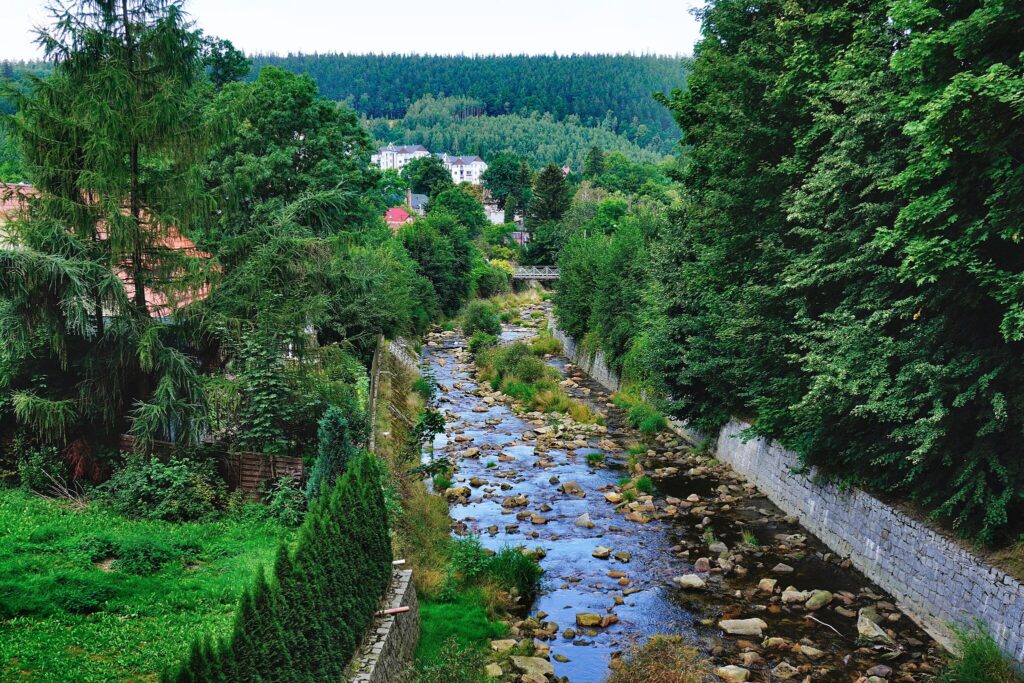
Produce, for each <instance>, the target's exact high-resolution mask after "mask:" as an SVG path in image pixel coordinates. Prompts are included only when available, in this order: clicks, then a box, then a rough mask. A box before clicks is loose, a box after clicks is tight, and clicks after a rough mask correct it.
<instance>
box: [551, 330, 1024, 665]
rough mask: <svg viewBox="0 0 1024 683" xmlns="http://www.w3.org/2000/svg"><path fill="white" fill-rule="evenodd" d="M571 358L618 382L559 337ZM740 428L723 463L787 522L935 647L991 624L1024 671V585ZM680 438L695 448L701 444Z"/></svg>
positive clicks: (723, 441) (728, 435)
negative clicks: (867, 583)
mask: <svg viewBox="0 0 1024 683" xmlns="http://www.w3.org/2000/svg"><path fill="white" fill-rule="evenodd" d="M552 331H553V333H554V335H555V337H556V338H558V339H559V340H560V341H561V342H562V346H563V348H564V350H565V355H566V356H567V357H568V358H569V359H570V360H571V361H572V362H573V363H575V364H576V365H577V366H579V367H580V368H582V369H583V370H584V371H586V372H587V374H589V375H590V376H591V377H593V378H594V379H595V380H597V381H598V382H599V383H601V384H602V385H604V386H605V387H607V388H608V389H610V390H617V389H618V388H619V379H618V377H616V376H615V375H614V373H612V372H610V371H609V370H608V368H607V367H606V366H605V364H604V362H603V358H602V357H601V356H600V354H598V355H597V356H595V357H592V358H591V357H587V356H586V355H585V354H582V352H581V351H580V349H579V348H578V346H577V344H576V343H575V342H574V341H573V340H572V339H570V338H569V337H567V336H566V335H565V334H564V333H562V332H561V331H559V330H557V329H554V328H553V330H552ZM748 426H749V425H747V424H745V423H741V422H738V421H732V422H730V423H729V424H727V425H726V426H725V427H723V428H722V430H721V432H719V434H718V438H717V440H716V441H715V447H716V453H717V457H718V458H719V459H720V460H722V461H723V462H725V463H728V464H729V465H730V466H731V467H732V468H733V469H734V470H735V471H736V472H738V473H739V474H741V475H743V476H744V477H746V478H747V479H749V480H750V481H751V482H752V483H753V484H755V485H756V486H757V487H758V488H759V489H760V490H761V491H762V492H764V493H765V494H766V495H767V496H768V497H769V498H770V499H771V500H772V501H773V502H774V503H775V504H776V505H778V506H779V507H780V508H781V509H782V510H784V511H785V512H786V513H787V514H791V515H795V516H797V517H798V518H799V519H800V523H801V524H802V525H803V526H804V527H805V528H806V529H807V530H808V531H810V532H811V533H813V534H814V535H815V536H817V537H818V538H820V539H821V540H822V541H823V542H824V543H825V544H826V545H827V546H828V547H830V548H831V549H832V550H834V551H835V552H836V553H838V554H840V555H842V556H843V557H849V558H850V560H851V562H852V563H853V565H854V566H855V567H856V568H857V569H859V570H860V571H861V572H862V573H863V574H864V575H865V576H867V577H868V578H870V579H871V580H872V581H874V582H875V583H877V584H878V585H879V586H881V587H882V588H883V589H885V590H886V591H888V592H889V593H891V594H892V596H893V597H894V598H896V600H897V601H898V602H899V604H900V607H901V609H903V611H904V612H906V613H907V615H909V616H910V617H911V618H912V619H914V620H915V621H917V622H918V623H919V624H920V625H921V626H922V628H924V629H925V630H926V631H927V632H928V633H929V634H930V635H931V636H932V637H933V638H935V639H936V640H938V641H939V642H940V643H943V644H944V645H947V646H949V645H950V644H952V642H953V640H952V633H951V632H950V629H949V625H950V624H958V625H964V626H972V625H973V624H974V623H975V622H979V621H980V622H981V623H982V624H984V625H985V626H986V627H987V629H988V630H989V632H990V633H991V634H992V636H993V637H994V638H995V640H996V642H998V643H999V645H1000V647H1001V648H1002V649H1003V651H1004V652H1005V653H1006V654H1007V655H1008V656H1009V657H1011V658H1012V659H1014V660H1016V661H1017V662H1019V663H1021V664H1024V585H1022V584H1021V582H1020V581H1017V580H1016V579H1014V578H1013V577H1011V576H1009V575H1007V574H1006V573H1005V572H1003V571H1001V570H999V569H997V568H995V567H993V566H991V565H989V564H987V563H986V562H985V561H984V560H982V559H981V558H980V557H978V556H977V555H975V554H974V553H972V552H970V551H969V550H967V549H965V548H964V547H963V546H961V545H960V544H959V543H957V542H956V541H954V540H950V539H948V538H946V537H945V536H943V535H942V534H940V533H938V532H937V531H935V530H933V529H931V528H930V527H929V526H928V525H926V524H924V523H923V522H921V521H920V520H917V519H915V518H913V517H911V516H909V515H907V514H905V513H903V512H901V511H899V510H897V509H896V508H893V507H891V506H889V505H887V504H885V503H883V502H881V501H880V500H878V499H877V498H875V497H874V496H871V495H870V494H868V493H865V492H864V491H859V490H848V491H843V490H840V489H839V487H838V486H836V485H834V484H830V483H826V482H821V481H818V478H817V477H816V476H815V472H813V471H812V472H809V473H805V474H794V472H796V471H799V470H801V469H802V468H801V463H800V459H799V456H797V454H796V453H793V452H792V451H787V450H785V449H784V448H781V447H780V446H779V445H778V444H775V443H769V442H767V441H766V440H765V439H760V438H757V439H750V440H744V439H743V438H742V437H741V432H742V431H743V430H744V429H746V428H747V427H748ZM673 429H675V430H676V431H677V432H679V433H680V434H681V435H682V436H684V437H686V438H688V439H690V440H691V441H694V442H699V441H700V440H701V439H700V435H696V434H693V433H691V432H688V431H687V430H686V429H685V427H684V426H683V425H680V424H678V423H675V424H673Z"/></svg>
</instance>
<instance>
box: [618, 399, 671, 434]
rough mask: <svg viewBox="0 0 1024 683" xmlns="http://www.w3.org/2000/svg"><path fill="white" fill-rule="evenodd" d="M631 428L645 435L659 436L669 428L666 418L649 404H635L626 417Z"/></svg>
mask: <svg viewBox="0 0 1024 683" xmlns="http://www.w3.org/2000/svg"><path fill="white" fill-rule="evenodd" d="M626 419H627V421H628V422H629V424H630V425H631V426H633V427H634V428H636V429H639V430H640V431H641V432H643V433H644V434H657V433H658V432H660V431H661V430H663V429H665V428H666V427H668V422H667V421H666V420H665V416H664V415H662V414H661V413H660V412H658V411H657V410H655V409H654V407H653V406H651V405H650V404H649V403H644V402H640V403H634V404H633V405H632V407H631V408H630V409H629V413H628V415H627V417H626Z"/></svg>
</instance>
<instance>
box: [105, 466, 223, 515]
mask: <svg viewBox="0 0 1024 683" xmlns="http://www.w3.org/2000/svg"><path fill="white" fill-rule="evenodd" d="M97 494H98V498H99V499H100V500H101V501H102V502H104V503H106V504H107V505H109V506H110V507H111V508H113V509H114V510H115V511H116V512H119V513H121V514H123V515H125V516H126V517H141V518H145V519H161V520H165V521H168V522H192V521H198V520H202V519H205V518H208V517H210V516H211V515H213V514H214V513H216V511H217V510H218V508H219V507H221V506H222V505H223V504H224V502H225V500H226V489H225V486H224V482H223V481H222V480H221V479H220V477H219V476H218V475H217V473H216V472H215V471H214V467H213V462H212V461H209V460H206V461H200V460H192V459H187V458H171V460H169V461H168V462H167V463H162V462H160V461H159V460H155V459H149V458H146V457H143V456H139V455H134V456H132V457H130V458H129V459H128V461H127V463H125V465H124V466H123V467H122V468H121V469H119V470H117V471H116V472H114V476H112V477H111V478H110V480H109V481H107V482H106V483H104V484H102V485H100V486H99V487H97Z"/></svg>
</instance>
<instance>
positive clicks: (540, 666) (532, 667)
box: [512, 656, 555, 680]
mask: <svg viewBox="0 0 1024 683" xmlns="http://www.w3.org/2000/svg"><path fill="white" fill-rule="evenodd" d="M512 666H514V667H515V668H516V670H517V671H518V672H519V673H521V674H523V676H524V678H525V677H526V676H539V677H540V679H542V680H543V679H546V678H547V677H548V676H554V675H555V667H554V666H552V665H551V662H549V661H548V660H546V659H541V658H540V657H521V656H514V657H512Z"/></svg>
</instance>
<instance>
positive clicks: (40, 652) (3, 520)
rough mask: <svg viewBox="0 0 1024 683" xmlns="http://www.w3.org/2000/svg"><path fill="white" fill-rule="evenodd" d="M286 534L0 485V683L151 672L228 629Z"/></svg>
mask: <svg viewBox="0 0 1024 683" xmlns="http://www.w3.org/2000/svg"><path fill="white" fill-rule="evenodd" d="M286 533H287V532H286V531H285V530H284V529H283V528H282V527H280V526H278V525H276V524H274V523H269V522H265V521H259V522H256V521H251V522H250V521H235V520H224V521H217V522H206V523H190V524H172V523H168V522H155V521H137V520H130V519H126V518H124V517H121V516H119V515H116V514H114V513H111V512H108V511H106V510H103V509H100V508H98V507H95V506H90V507H87V508H85V509H83V510H75V509H72V508H70V507H68V506H66V505H64V504H63V503H60V502H54V501H49V500H44V499H42V498H38V497H35V496H32V495H29V494H27V493H24V492H22V491H19V490H14V489H0V619H2V621H0V679H2V680H19V681H39V682H51V681H52V682H56V681H83V682H86V683H93V682H99V681H151V680H156V674H158V673H159V672H160V671H161V670H162V669H163V668H164V666H166V665H169V664H172V663H175V662H177V661H178V660H179V659H181V658H182V657H183V656H184V655H185V654H186V653H187V652H188V650H189V647H190V645H191V642H192V640H193V639H194V638H195V637H197V636H199V635H201V634H204V633H210V634H215V635H218V636H222V635H226V634H227V633H228V632H229V631H230V629H231V626H232V623H233V620H234V613H235V608H236V605H237V601H238V597H239V595H240V593H241V591H242V589H243V588H244V587H245V586H247V585H249V584H250V583H251V579H252V577H253V576H254V574H255V572H256V571H257V568H258V567H259V566H260V565H264V566H269V565H271V564H272V562H273V557H274V551H275V549H276V547H277V544H278V541H279V540H280V539H281V538H283V537H284V535H285V534H286Z"/></svg>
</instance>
